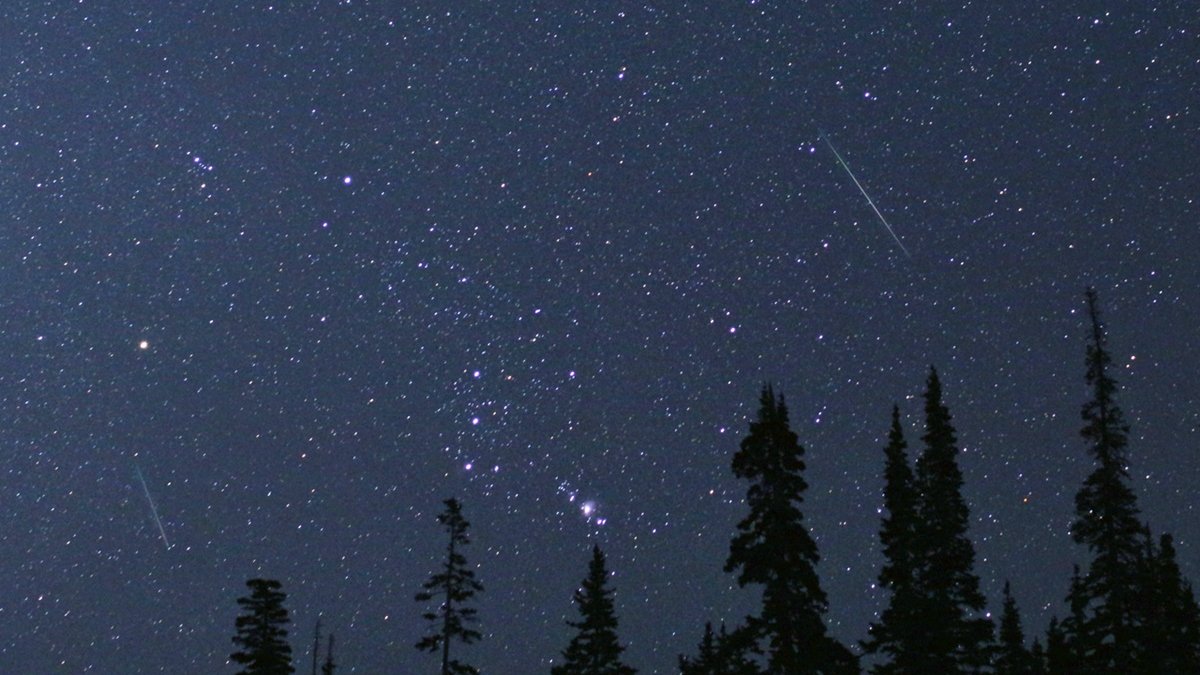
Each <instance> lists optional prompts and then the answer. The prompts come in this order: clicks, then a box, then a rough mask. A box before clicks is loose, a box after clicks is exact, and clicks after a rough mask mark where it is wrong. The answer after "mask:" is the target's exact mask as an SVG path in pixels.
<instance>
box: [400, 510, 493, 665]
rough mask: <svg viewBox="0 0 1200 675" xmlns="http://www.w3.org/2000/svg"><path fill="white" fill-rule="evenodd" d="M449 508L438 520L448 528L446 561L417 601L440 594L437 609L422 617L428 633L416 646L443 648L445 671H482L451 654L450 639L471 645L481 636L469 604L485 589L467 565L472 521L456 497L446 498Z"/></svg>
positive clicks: (474, 612)
mask: <svg viewBox="0 0 1200 675" xmlns="http://www.w3.org/2000/svg"><path fill="white" fill-rule="evenodd" d="M445 505H446V510H445V511H443V512H442V513H441V515H439V516H438V518H437V519H438V522H439V523H441V524H442V527H444V528H446V533H447V534H448V535H449V540H450V541H449V543H448V544H447V546H446V561H445V563H443V565H442V570H441V571H440V572H436V573H434V574H433V575H432V576H431V577H429V579H428V580H427V581H426V582H425V584H424V586H422V588H423V589H424V590H422V591H421V592H420V593H417V596H416V600H417V602H422V603H427V602H429V601H430V600H433V599H434V598H440V602H439V604H438V605H437V607H436V608H435V609H432V610H429V611H427V612H425V613H424V614H423V615H422V617H423V618H424V619H425V620H426V621H428V622H429V634H428V635H426V636H425V637H423V638H421V640H420V641H419V642H417V645H416V646H417V649H419V650H421V651H427V652H431V653H436V652H438V651H440V652H441V656H442V670H441V673H442V675H452V674H453V675H469V674H472V673H478V672H479V671H478V670H477V669H476V668H475V667H473V666H469V665H467V664H465V663H462V662H461V661H458V660H457V659H451V658H450V643H451V642H453V641H458V642H461V643H463V644H465V645H469V644H471V643H473V642H475V641H477V640H479V639H480V637H482V636H481V635H480V633H479V631H477V630H475V629H474V628H471V627H470V624H472V623H474V622H475V621H476V618H475V614H476V610H475V609H474V608H473V607H469V606H467V604H466V603H468V602H470V601H471V599H472V598H474V597H475V594H476V593H478V592H481V591H483V585H482V584H480V583H479V582H478V581H476V580H475V571H474V570H472V569H471V568H470V567H468V566H467V559H466V557H465V556H464V555H463V553H462V550H461V549H462V547H464V546H466V545H467V544H469V543H471V540H470V538H469V537H468V536H467V529H468V528H469V527H470V525H471V524H470V523H468V522H467V520H466V518H464V517H463V515H462V505H461V504H459V502H458V500H457V499H447V500H446V501H445Z"/></svg>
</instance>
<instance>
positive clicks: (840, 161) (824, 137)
mask: <svg viewBox="0 0 1200 675" xmlns="http://www.w3.org/2000/svg"><path fill="white" fill-rule="evenodd" d="M817 133H818V134H819V135H820V136H821V140H823V141H825V145H828V146H829V149H830V150H832V151H833V156H834V157H837V161H838V164H841V165H842V168H843V169H845V170H846V175H848V176H850V180H852V181H854V186H855V187H857V188H858V191H859V192H861V193H862V196H863V197H865V198H866V200H867V204H869V205H870V206H871V210H872V211H874V212H875V215H876V216H878V217H879V222H881V223H883V226H884V227H885V228H887V231H888V234H890V235H892V239H895V240H896V245H897V246H899V247H900V250H901V251H904V255H905V256H907V257H909V258H912V254H911V253H909V252H908V248H906V247H905V246H904V242H902V241H900V237H897V236H896V231H895V230H893V229H892V226H891V225H889V224H888V221H887V218H884V217H883V214H882V213H880V212H879V207H877V206H875V200H873V199H871V195H869V194H867V190H866V188H864V187H863V186H862V183H860V182H858V178H856V177H855V176H854V172H853V171H851V170H850V165H849V164H847V163H846V160H844V159H842V153H840V152H838V151H837V148H835V147H833V142H832V141H830V140H829V136H827V135H826V134H825V132H824V131H820V130H818V132H817Z"/></svg>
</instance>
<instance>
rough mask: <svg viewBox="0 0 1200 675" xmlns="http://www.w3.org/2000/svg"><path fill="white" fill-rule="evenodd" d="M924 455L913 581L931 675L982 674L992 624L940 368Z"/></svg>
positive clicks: (933, 374) (929, 394)
mask: <svg viewBox="0 0 1200 675" xmlns="http://www.w3.org/2000/svg"><path fill="white" fill-rule="evenodd" d="M921 440H922V441H924V443H925V450H924V452H923V453H922V454H921V457H920V459H919V460H918V461H917V487H918V490H919V491H920V495H921V496H920V499H919V504H918V508H917V513H918V516H919V517H918V520H917V527H916V539H917V545H916V547H915V548H916V550H917V563H916V565H915V570H914V572H915V574H914V583H915V585H916V589H917V594H918V596H919V604H920V607H919V611H920V625H921V628H922V630H923V635H924V639H923V641H922V644H923V650H922V652H921V654H920V658H921V660H922V661H923V663H922V664H921V666H920V668H919V670H920V672H925V673H934V672H937V673H954V672H976V671H979V670H982V669H983V668H985V667H986V666H987V664H988V662H989V661H990V658H989V657H990V654H989V651H990V649H989V645H990V643H991V640H992V623H991V621H990V620H988V619H987V618H986V617H985V616H984V615H983V612H984V609H985V606H986V600H985V599H984V597H983V593H981V592H980V590H979V577H977V576H975V572H974V565H975V547H974V546H973V545H972V543H971V540H970V539H969V538H967V527H968V524H969V516H970V513H969V511H968V509H967V504H966V502H965V501H964V500H963V497H962V484H963V477H962V471H961V470H960V469H959V467H958V460H957V456H958V447H957V439H956V438H955V431H954V427H953V425H952V424H951V419H950V411H949V409H948V408H947V407H946V406H945V405H944V404H943V403H942V385H941V382H940V381H939V379H938V374H937V370H936V369H934V368H932V367H931V368H930V369H929V379H928V381H927V383H926V389H925V434H924V435H923V436H922V437H921Z"/></svg>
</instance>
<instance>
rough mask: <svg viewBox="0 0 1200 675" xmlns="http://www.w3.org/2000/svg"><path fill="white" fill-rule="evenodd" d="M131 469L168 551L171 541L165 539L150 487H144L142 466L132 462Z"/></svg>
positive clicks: (164, 531)
mask: <svg viewBox="0 0 1200 675" xmlns="http://www.w3.org/2000/svg"><path fill="white" fill-rule="evenodd" d="M133 470H134V471H136V472H137V477H138V482H139V483H141V484H142V492H143V493H145V495H146V501H147V502H149V503H150V513H151V514H153V515H154V524H155V525H158V533H159V534H160V535H162V540H163V545H165V546H166V547H167V550H168V551H170V550H171V542H169V541H167V531H166V530H164V529H163V524H162V519H161V518H159V517H158V507H156V506H155V505H154V498H153V497H151V496H150V488H148V487H146V479H145V477H143V476H142V468H141V467H140V466H138V465H137V464H134V465H133Z"/></svg>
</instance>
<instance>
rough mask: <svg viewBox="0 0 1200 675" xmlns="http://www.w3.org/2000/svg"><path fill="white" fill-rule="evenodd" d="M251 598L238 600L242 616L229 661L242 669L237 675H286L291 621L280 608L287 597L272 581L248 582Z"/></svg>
mask: <svg viewBox="0 0 1200 675" xmlns="http://www.w3.org/2000/svg"><path fill="white" fill-rule="evenodd" d="M246 586H247V587H248V588H249V589H250V595H248V596H245V597H241V598H238V599H237V603H238V604H239V605H241V607H242V614H241V616H239V617H238V618H237V623H236V626H237V634H236V635H234V636H233V644H235V645H236V646H237V647H238V651H236V652H234V653H233V654H230V655H229V659H230V660H231V661H233V662H234V663H237V664H239V665H241V666H242V669H241V670H239V671H238V673H237V675H289V674H290V673H294V672H296V670H295V669H294V668H293V667H292V647H291V645H289V644H288V642H287V635H288V632H287V628H286V626H287V625H288V623H289V621H290V619H289V618H288V611H287V609H286V608H285V607H284V606H283V601H284V600H285V599H286V598H287V594H286V593H284V592H283V591H281V590H279V589H280V588H281V584H280V583H279V582H278V581H275V580H274V579H250V580H249V581H247V582H246Z"/></svg>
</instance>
